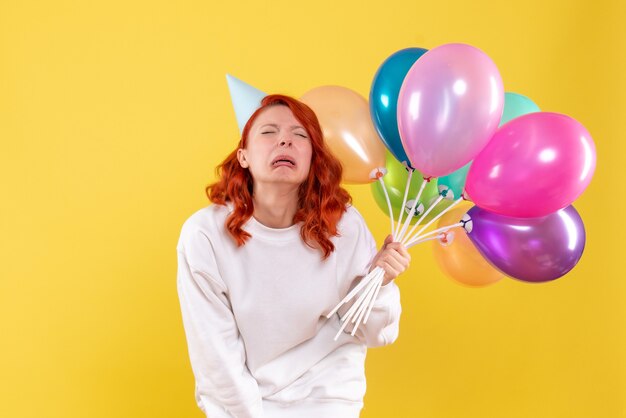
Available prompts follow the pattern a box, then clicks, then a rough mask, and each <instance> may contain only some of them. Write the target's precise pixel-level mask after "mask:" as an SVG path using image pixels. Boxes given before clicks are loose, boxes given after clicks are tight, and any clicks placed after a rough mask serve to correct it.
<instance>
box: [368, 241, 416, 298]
mask: <svg viewBox="0 0 626 418" xmlns="http://www.w3.org/2000/svg"><path fill="white" fill-rule="evenodd" d="M410 261H411V256H410V255H409V253H408V251H407V250H406V248H405V247H404V245H402V244H401V243H399V242H393V237H392V236H391V235H387V238H385V243H384V244H383V248H381V249H380V251H379V252H378V254H376V256H375V257H374V260H373V261H372V266H371V267H370V271H372V270H374V269H375V268H376V267H381V268H382V269H383V270H385V276H384V278H383V286H384V285H386V284H388V283H389V282H390V281H392V280H393V279H395V278H396V277H398V276H399V275H400V274H401V273H403V272H404V271H405V270H406V269H407V267H409V262H410Z"/></svg>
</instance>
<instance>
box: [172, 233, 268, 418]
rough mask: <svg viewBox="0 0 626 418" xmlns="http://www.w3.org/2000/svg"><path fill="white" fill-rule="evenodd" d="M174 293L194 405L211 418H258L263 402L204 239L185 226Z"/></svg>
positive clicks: (178, 251)
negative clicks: (192, 381)
mask: <svg viewBox="0 0 626 418" xmlns="http://www.w3.org/2000/svg"><path fill="white" fill-rule="evenodd" d="M177 254H178V273H177V288H178V297H179V300H180V306H181V312H182V319H183V325H184V329H185V335H186V338H187V347H188V351H189V357H190V361H191V367H192V370H193V373H194V376H195V379H196V400H197V402H198V406H199V407H200V409H201V410H202V411H203V412H204V413H205V414H207V416H210V417H211V418H232V417H236V418H260V417H262V416H263V412H262V399H261V396H260V393H259V388H258V384H257V381H256V380H255V379H254V377H253V376H252V375H251V374H250V371H249V370H248V368H247V366H246V354H245V347H244V344H243V341H242V338H241V336H240V334H239V330H238V328H237V324H236V321H235V318H234V315H233V312H232V309H231V306H230V301H229V298H228V290H227V287H226V285H225V284H224V282H223V281H222V280H221V278H220V275H219V271H218V268H217V263H216V260H215V255H214V252H213V249H212V246H211V241H210V240H209V238H208V236H207V235H206V234H205V233H203V232H202V231H201V230H199V229H198V228H193V227H189V225H184V226H183V229H182V231H181V237H180V240H179V244H178V246H177Z"/></svg>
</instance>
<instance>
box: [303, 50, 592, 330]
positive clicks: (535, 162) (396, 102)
mask: <svg viewBox="0 0 626 418" xmlns="http://www.w3.org/2000/svg"><path fill="white" fill-rule="evenodd" d="M301 99H302V101H304V102H305V103H307V104H308V105H309V106H310V107H311V108H313V110H314V111H315V112H316V113H317V115H318V117H319V119H320V123H321V125H322V128H323V129H324V134H325V137H326V140H327V141H328V143H329V145H330V147H331V149H332V150H333V152H334V153H335V154H336V155H337V156H338V157H339V158H340V160H341V161H342V163H343V165H344V171H345V175H344V181H347V182H351V183H371V182H372V180H374V183H373V184H372V185H371V187H372V193H373V195H374V198H375V201H376V202H377V204H378V205H379V206H380V207H381V209H383V210H386V211H387V212H388V213H389V217H390V226H391V232H392V234H393V236H394V240H396V241H400V242H402V243H403V244H404V245H406V246H407V247H410V246H413V245H415V244H418V243H422V242H425V241H434V248H435V259H436V260H437V262H438V263H439V265H440V266H441V268H442V269H443V270H444V271H445V272H446V273H447V274H448V275H450V276H451V277H452V278H453V279H455V280H457V281H459V282H462V283H465V284H467V285H471V286H485V285H488V284H491V283H494V282H496V281H498V280H500V279H501V278H502V277H504V276H508V277H511V278H514V279H518V280H521V281H524V282H546V281H550V280H554V279H557V278H559V277H562V276H563V275H565V274H566V273H567V272H569V271H570V270H571V269H572V268H573V267H574V266H575V265H576V264H577V263H578V261H579V260H580V257H581V256H582V252H583V249H584V245H585V229H584V225H583V222H582V219H581V218H580V216H579V214H578V213H577V212H576V210H575V209H574V207H573V206H571V204H572V202H573V201H574V200H576V199H577V198H578V197H579V196H580V195H581V193H582V192H583V191H584V190H585V188H586V187H587V186H588V185H589V182H590V181H591V178H592V176H593V173H594V171H595V166H596V153H595V145H594V143H593V140H592V138H591V136H590V135H589V132H587V130H586V129H585V128H584V126H582V125H581V124H580V123H579V122H577V121H576V120H574V119H573V118H571V117H569V116H566V115H563V114H559V113H552V112H542V111H540V109H539V107H538V106H537V105H536V104H535V103H533V102H532V100H530V99H529V98H527V97H525V96H522V95H520V94H516V93H512V92H505V91H504V88H503V83H502V79H501V77H500V74H499V72H498V69H497V67H496V65H495V64H494V62H493V61H492V60H491V59H490V58H489V57H488V56H487V55H486V54H485V53H484V52H482V51H481V50H479V49H477V48H475V47H473V46H470V45H466V44H445V45H441V46H438V47H436V48H433V49H431V50H425V49H422V48H407V49H403V50H401V51H397V52H395V53H394V54H392V55H391V56H390V57H388V58H387V59H386V60H385V61H384V62H383V63H382V65H381V66H380V67H379V69H378V71H377V72H376V75H375V76H374V80H373V83H372V88H371V92H370V98H369V103H368V102H367V101H366V100H365V99H364V98H363V97H361V96H360V95H358V94H357V93H355V92H353V91H352V90H349V89H346V88H344V87H338V86H325V87H318V88H316V89H313V90H311V91H309V92H308V93H306V94H305V95H304V96H302V98H301ZM385 148H386V149H387V151H385ZM403 189H404V190H403ZM469 202H472V203H473V205H469V204H468V203H469ZM405 215H406V218H405V219H404V220H403V218H404V216H405ZM413 218H416V220H414V219H413ZM395 219H397V223H396V222H394V220H395ZM438 220H439V224H438V228H437V229H435V230H434V231H431V232H428V233H425V232H424V231H425V230H426V228H428V227H429V226H430V225H431V224H433V223H434V222H436V221H438ZM422 221H425V222H426V224H425V225H424V226H423V227H422V228H421V229H420V230H419V231H417V232H414V231H415V229H416V228H417V227H418V226H419V225H420V223H421V222H422ZM412 222H414V223H413V226H412V227H411V228H410V229H409V225H410V224H411V223H412ZM382 274H383V273H381V272H380V271H378V270H374V271H372V273H370V274H369V275H368V276H366V278H364V279H363V280H362V281H361V283H359V285H358V286H357V287H356V288H355V289H354V290H353V291H352V292H351V293H350V294H349V295H348V296H347V297H346V299H344V300H343V301H342V302H341V303H340V304H339V305H338V306H337V307H336V308H335V310H334V311H333V312H331V313H330V314H329V316H330V315H332V314H334V313H335V312H336V311H337V309H338V308H339V307H340V306H341V305H342V304H343V303H347V301H349V300H350V299H351V298H353V297H354V296H356V295H357V294H358V293H359V292H361V293H360V295H359V296H358V298H357V300H356V302H355V303H354V304H353V306H352V307H351V308H350V310H349V311H348V312H347V313H346V314H345V315H344V318H342V320H344V324H343V326H344V327H345V326H346V324H347V323H348V322H352V323H355V324H356V325H355V328H354V330H355V331H356V327H358V324H359V323H360V322H361V321H363V322H364V323H365V322H366V321H367V317H368V316H369V310H370V309H371V307H372V304H373V301H374V300H375V299H376V296H377V294H378V290H379V288H380V285H381V282H382ZM341 331H343V327H342V329H341V330H340V332H341ZM353 332H354V331H353Z"/></svg>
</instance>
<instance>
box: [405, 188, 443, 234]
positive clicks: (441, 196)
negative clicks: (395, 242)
mask: <svg viewBox="0 0 626 418" xmlns="http://www.w3.org/2000/svg"><path fill="white" fill-rule="evenodd" d="M443 198H444V196H443V195H439V197H438V198H437V199H436V200H435V201H434V202H433V203H432V204H431V205H430V206H429V207H428V209H427V210H426V212H424V213H423V214H422V215H420V218H419V219H418V220H417V222H415V225H413V228H411V230H410V231H409V232H408V233H407V234H406V236H405V239H404V240H403V241H402V244H406V243H408V242H409V241H410V240H411V238H409V237H410V236H411V234H413V231H415V229H416V228H417V227H418V226H419V224H420V223H422V220H424V219H426V216H428V214H429V213H430V212H431V211H432V210H433V209H434V208H435V206H437V204H438V203H439V202H441V201H442V200H443Z"/></svg>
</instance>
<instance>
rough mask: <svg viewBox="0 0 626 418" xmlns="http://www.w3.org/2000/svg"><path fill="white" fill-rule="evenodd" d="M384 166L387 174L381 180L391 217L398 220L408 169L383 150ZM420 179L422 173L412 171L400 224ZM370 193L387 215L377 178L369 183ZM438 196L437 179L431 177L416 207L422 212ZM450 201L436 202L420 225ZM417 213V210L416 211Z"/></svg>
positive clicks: (418, 186) (404, 218) (385, 204)
mask: <svg viewBox="0 0 626 418" xmlns="http://www.w3.org/2000/svg"><path fill="white" fill-rule="evenodd" d="M385 160H386V163H385V168H386V169H387V174H385V175H384V176H383V182H384V183H385V187H386V189H387V193H389V200H390V202H391V209H392V211H393V219H394V221H396V222H397V221H398V217H399V216H400V210H401V208H402V200H403V198H404V190H405V188H406V181H407V179H408V175H409V173H408V171H407V170H406V169H405V168H404V166H403V165H402V164H401V163H400V162H398V160H396V159H395V157H394V156H393V155H392V154H391V153H390V152H389V151H385ZM422 181H424V178H423V175H422V173H420V172H419V171H418V170H415V171H414V172H413V175H412V176H411V184H410V186H409V194H408V196H407V204H406V205H405V208H404V214H403V215H402V224H404V221H405V220H406V218H407V216H408V213H409V212H410V210H411V207H412V204H413V200H414V199H415V196H417V193H418V192H419V190H420V187H421V186H422ZM371 189H372V195H373V196H374V200H375V201H376V204H377V205H378V207H379V208H380V210H382V211H383V213H385V215H387V216H389V208H388V206H387V200H386V199H385V192H384V191H383V187H382V185H381V184H380V182H379V181H378V180H377V181H375V182H374V183H372V185H371ZM438 197H439V189H438V187H437V180H436V179H432V180H431V181H430V182H429V183H427V184H426V187H424V191H422V196H421V197H420V201H419V203H418V206H417V207H416V209H420V208H421V213H424V212H425V211H426V210H427V209H428V208H429V207H430V204H431V203H432V202H433V201H434V200H435V199H436V198H438ZM451 203H452V201H450V200H446V199H444V200H442V201H441V202H439V204H437V206H436V207H435V208H434V209H433V210H432V211H430V213H429V214H428V216H427V217H426V218H425V219H424V220H423V221H422V222H421V223H420V225H422V224H424V225H425V221H426V222H428V221H429V220H431V219H432V218H433V217H435V216H436V215H437V214H438V213H439V212H441V211H442V210H443V209H445V208H446V207H448V206H449V205H450V204H451ZM418 213H419V212H418ZM417 219H418V218H417V217H413V219H412V220H411V224H414V223H415V222H417Z"/></svg>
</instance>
